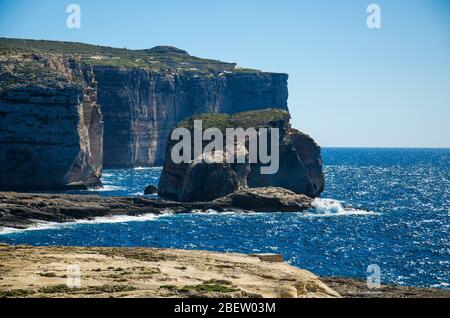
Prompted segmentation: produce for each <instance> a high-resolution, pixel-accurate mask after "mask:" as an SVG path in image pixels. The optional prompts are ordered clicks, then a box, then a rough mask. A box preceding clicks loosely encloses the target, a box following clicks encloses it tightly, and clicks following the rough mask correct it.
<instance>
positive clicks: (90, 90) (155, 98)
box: [0, 38, 288, 190]
mask: <svg viewBox="0 0 450 318" xmlns="http://www.w3.org/2000/svg"><path fill="white" fill-rule="evenodd" d="M287 78H288V76H287V75H286V74H275V73H264V72H260V71H257V70H249V69H239V68H237V67H236V64H234V63H225V62H221V61H216V60H209V59H201V58H198V57H194V56H191V55H189V54H188V53H187V52H185V51H183V50H180V49H177V48H173V47H155V48H152V49H148V50H127V49H115V48H109V47H100V46H93V45H87V44H81V43H68V42H52V41H33V40H19V39H4V38H0V161H1V163H2V164H1V165H0V189H6V190H14V189H18V190H24V189H52V188H55V189H59V188H64V187H67V186H70V187H78V186H80V187H83V186H91V185H95V184H98V183H99V182H100V181H99V180H100V176H101V169H102V165H103V164H104V165H105V166H107V167H134V166H152V165H161V164H162V163H163V160H164V154H165V148H166V143H167V139H168V136H169V133H170V131H171V130H172V128H173V127H174V126H175V125H176V124H177V123H178V122H180V121H181V120H182V119H184V118H186V117H189V116H192V115H194V114H199V113H205V112H225V113H237V112H241V111H245V110H255V109H263V108H268V107H275V108H281V109H287V98H288V92H287ZM100 109H101V110H100Z"/></svg>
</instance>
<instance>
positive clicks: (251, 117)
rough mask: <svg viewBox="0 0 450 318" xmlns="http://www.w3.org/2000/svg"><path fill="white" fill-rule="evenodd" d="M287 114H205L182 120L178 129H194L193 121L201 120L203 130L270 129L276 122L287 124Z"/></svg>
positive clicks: (267, 111)
mask: <svg viewBox="0 0 450 318" xmlns="http://www.w3.org/2000/svg"><path fill="white" fill-rule="evenodd" d="M289 119H290V115H289V112H287V111H285V110H281V109H275V108H268V109H262V110H252V111H247V112H242V113H237V114H234V115H228V114H223V113H219V114H217V113H206V114H200V115H195V116H192V117H189V118H187V119H185V120H183V121H182V122H181V123H179V124H178V127H185V128H191V129H193V127H194V120H202V126H203V129H208V128H211V127H215V128H219V129H221V130H225V129H226V128H231V127H241V128H244V129H247V128H249V127H269V126H270V127H272V126H273V125H272V124H273V123H276V122H280V121H282V122H284V123H287V122H289Z"/></svg>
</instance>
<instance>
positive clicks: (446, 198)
mask: <svg viewBox="0 0 450 318" xmlns="http://www.w3.org/2000/svg"><path fill="white" fill-rule="evenodd" d="M323 157H324V163H325V175H326V191H325V192H324V193H323V195H322V197H323V198H331V199H335V200H340V201H342V202H344V203H345V204H346V205H349V206H352V207H353V209H349V208H346V209H342V208H341V207H340V206H339V205H336V204H335V205H331V206H330V204H329V201H326V200H325V201H323V202H322V201H321V202H322V203H323V204H322V203H320V202H319V203H320V204H322V205H319V206H318V208H317V209H316V210H314V211H310V212H308V213H268V214H236V213H225V214H218V213H214V212H211V213H207V214H184V215H167V216H158V217H155V216H148V217H142V218H135V219H132V218H125V217H122V218H115V219H109V220H96V221H94V222H81V223H76V224H67V225H62V226H61V225H49V226H48V228H47V229H42V230H29V231H19V232H16V231H12V232H11V231H6V232H4V234H1V235H0V242H6V243H11V244H22V243H27V244H33V245H82V246H149V247H173V248H183V249H204V250H212V251H228V252H244V253H254V252H261V253H262V252H273V253H281V254H283V255H284V256H285V258H286V259H287V260H288V261H289V262H290V263H291V264H293V265H296V266H299V267H301V268H305V269H309V270H311V271H312V272H314V273H316V274H318V275H321V276H345V277H356V278H362V279H364V278H366V276H367V273H366V271H367V266H368V265H370V264H377V265H379V266H380V268H381V280H382V282H383V283H395V284H402V285H411V286H426V287H431V286H432V287H441V288H447V289H450V235H449V234H450V169H449V167H450V149H350V148H345V149H344V148H342V149H339V148H325V149H323ZM160 173H161V169H160V168H140V169H139V168H138V169H119V170H106V171H105V173H104V177H103V182H104V184H105V188H104V189H101V190H96V191H89V193H97V194H99V195H141V194H142V191H143V189H144V187H145V186H146V185H148V184H150V183H152V184H157V181H158V178H159V175H160ZM327 202H328V203H327ZM358 209H361V210H358ZM365 210H368V211H365ZM104 222H108V223H104Z"/></svg>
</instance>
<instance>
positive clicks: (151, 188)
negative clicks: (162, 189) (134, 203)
mask: <svg viewBox="0 0 450 318" xmlns="http://www.w3.org/2000/svg"><path fill="white" fill-rule="evenodd" d="M157 193H158V188H157V187H155V186H154V185H151V184H150V185H148V186H146V187H145V189H144V194H145V195H147V194H157Z"/></svg>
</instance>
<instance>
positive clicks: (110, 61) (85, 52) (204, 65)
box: [0, 38, 259, 73]
mask: <svg viewBox="0 0 450 318" xmlns="http://www.w3.org/2000/svg"><path fill="white" fill-rule="evenodd" d="M20 53H22V54H27V53H34V54H67V55H72V56H74V57H76V58H78V59H79V60H80V61H82V62H85V63H88V64H91V65H104V66H113V67H126V68H145V69H148V70H153V71H172V72H193V73H195V72H212V73H221V72H238V73H248V72H253V73H254V72H259V71H257V70H252V69H242V68H237V67H236V64H235V63H226V62H221V61H217V60H211V59H203V58H198V57H195V56H191V55H189V54H188V53H187V52H186V51H183V50H180V49H178V48H175V47H171V46H156V47H154V48H152V49H145V50H129V49H126V48H112V47H106V46H99V45H91V44H84V43H77V42H62V41H44V40H22V39H8V38H0V56H1V55H11V54H20Z"/></svg>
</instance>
